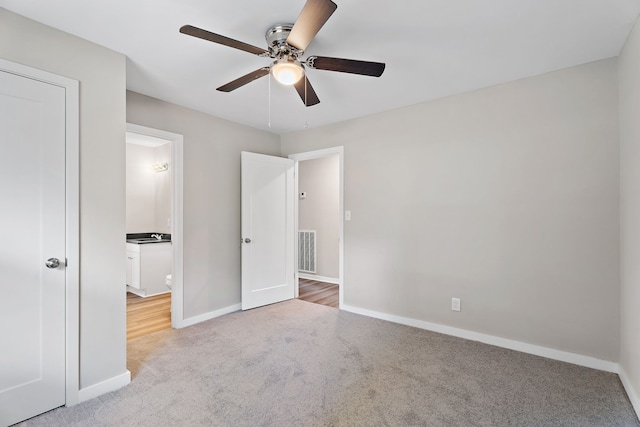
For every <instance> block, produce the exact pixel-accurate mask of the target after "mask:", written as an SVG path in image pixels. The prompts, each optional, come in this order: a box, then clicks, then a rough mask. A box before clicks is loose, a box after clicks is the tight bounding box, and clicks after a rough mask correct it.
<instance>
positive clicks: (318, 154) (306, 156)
mask: <svg viewBox="0 0 640 427" xmlns="http://www.w3.org/2000/svg"><path fill="white" fill-rule="evenodd" d="M336 154H337V155H338V158H339V159H340V160H339V161H340V172H339V174H340V183H339V190H338V191H339V196H338V197H339V202H338V203H339V208H338V210H339V213H338V214H339V215H340V220H339V221H338V239H339V241H338V293H339V307H342V305H343V304H344V147H342V146H340V147H332V148H324V149H322V150H315V151H307V152H304V153H295V154H289V158H290V159H293V160H295V161H296V163H295V174H296V176H295V192H296V194H298V162H301V161H303V160H313V159H320V158H323V157H329V156H333V155H336ZM295 227H296V230H295V232H296V235H297V234H298V197H296V198H295ZM295 257H296V262H297V259H298V245H296V246H295ZM295 272H296V276H295V283H296V285H295V296H294V297H295V298H298V296H299V286H298V269H297V268H296V269H295Z"/></svg>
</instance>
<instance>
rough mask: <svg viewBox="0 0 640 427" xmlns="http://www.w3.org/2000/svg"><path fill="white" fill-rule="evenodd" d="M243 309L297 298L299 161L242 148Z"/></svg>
mask: <svg viewBox="0 0 640 427" xmlns="http://www.w3.org/2000/svg"><path fill="white" fill-rule="evenodd" d="M241 160H242V163H241V166H242V236H241V239H242V309H243V310H247V309H250V308H255V307H260V306H263V305H267V304H273V303H275V302H280V301H284V300H287V299H292V298H293V297H294V283H295V281H294V279H295V270H294V261H295V254H294V248H295V239H294V238H295V222H294V220H295V216H294V206H295V205H294V197H295V193H294V161H293V160H291V159H285V158H282V157H274V156H266V155H263V154H255V153H247V152H242V154H241Z"/></svg>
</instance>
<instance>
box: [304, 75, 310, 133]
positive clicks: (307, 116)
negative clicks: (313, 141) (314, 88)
mask: <svg viewBox="0 0 640 427" xmlns="http://www.w3.org/2000/svg"><path fill="white" fill-rule="evenodd" d="M307 105H308V104H307V73H304V128H305V129H306V128H308V127H309V122H308V120H309V108H308V107H307Z"/></svg>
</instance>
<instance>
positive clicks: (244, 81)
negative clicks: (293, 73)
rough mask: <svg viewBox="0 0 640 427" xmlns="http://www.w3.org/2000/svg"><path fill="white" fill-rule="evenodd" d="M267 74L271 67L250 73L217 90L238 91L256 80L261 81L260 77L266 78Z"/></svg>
mask: <svg viewBox="0 0 640 427" xmlns="http://www.w3.org/2000/svg"><path fill="white" fill-rule="evenodd" d="M267 74H269V67H262V68H259V69H257V70H255V71H252V72H250V73H249V74H245V75H244V76H242V77H240V78H238V79H235V80H234V81H232V82H229V83H227V84H226V85H223V86H220V87H219V88H218V89H216V90H219V91H220V92H231V91H232V90H236V89H238V88H239V87H242V86H244V85H246V84H248V83H251V82H252V81H254V80H257V79H259V78H260V77H264V76H266V75H267Z"/></svg>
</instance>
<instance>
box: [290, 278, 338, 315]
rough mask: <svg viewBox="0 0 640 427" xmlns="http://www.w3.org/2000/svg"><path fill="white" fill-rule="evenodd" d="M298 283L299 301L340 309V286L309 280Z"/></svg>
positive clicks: (300, 280)
mask: <svg viewBox="0 0 640 427" xmlns="http://www.w3.org/2000/svg"><path fill="white" fill-rule="evenodd" d="M298 283H299V284H300V293H299V296H298V298H299V299H301V300H303V301H308V302H312V303H315V304H322V305H328V306H329V307H334V308H338V307H339V302H338V301H339V297H338V285H335V284H333V283H325V282H318V281H317V280H309V279H299V282H298Z"/></svg>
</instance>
